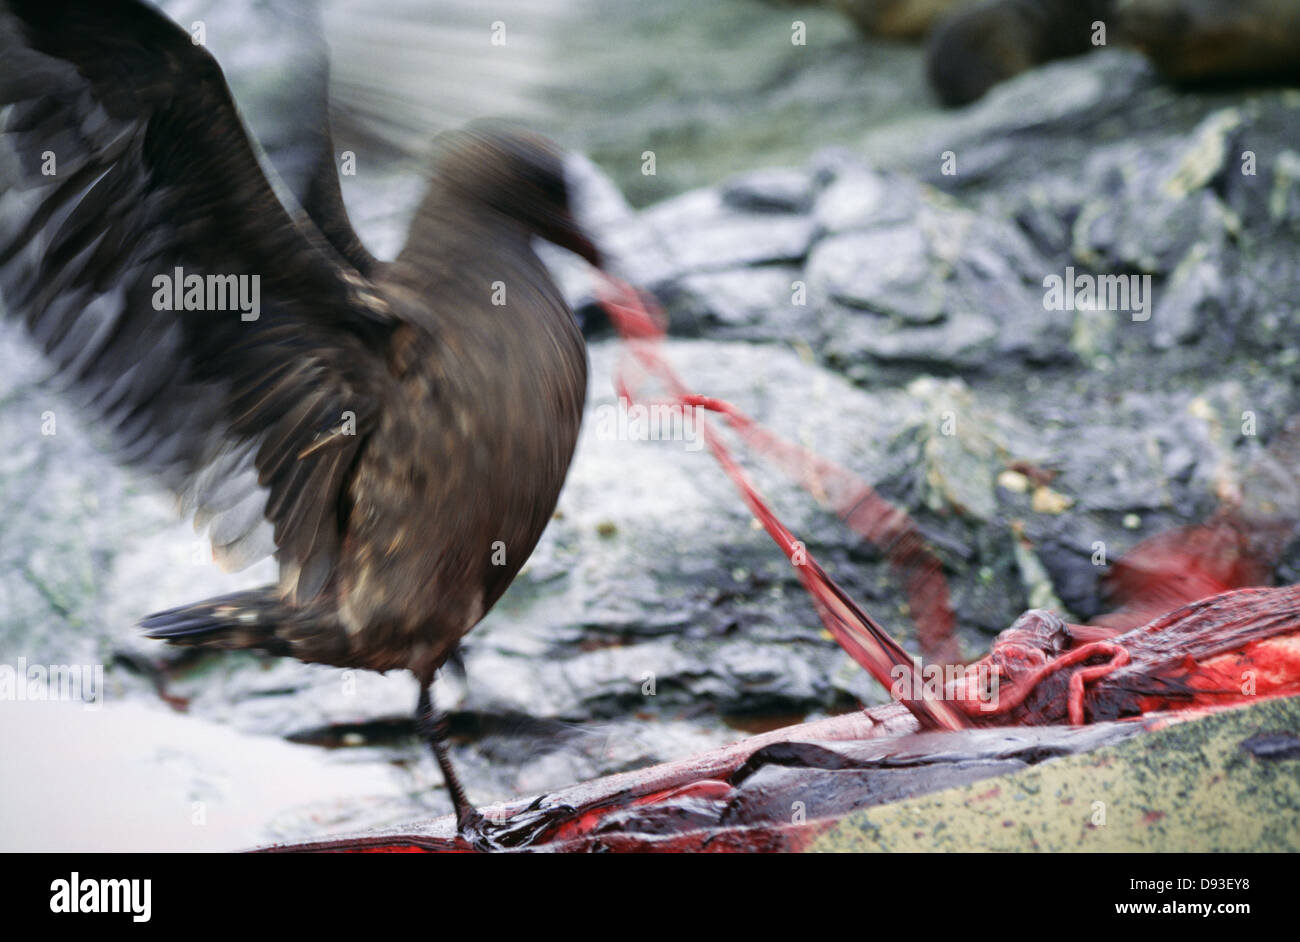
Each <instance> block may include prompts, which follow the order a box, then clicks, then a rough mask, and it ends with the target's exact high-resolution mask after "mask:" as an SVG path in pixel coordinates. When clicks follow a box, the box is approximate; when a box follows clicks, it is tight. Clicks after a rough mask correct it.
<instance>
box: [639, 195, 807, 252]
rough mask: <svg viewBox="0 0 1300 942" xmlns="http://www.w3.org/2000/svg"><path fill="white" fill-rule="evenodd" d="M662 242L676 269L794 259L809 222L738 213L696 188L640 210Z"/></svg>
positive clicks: (804, 248) (792, 217)
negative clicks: (642, 210)
mask: <svg viewBox="0 0 1300 942" xmlns="http://www.w3.org/2000/svg"><path fill="white" fill-rule="evenodd" d="M641 221H642V222H643V223H645V224H646V225H648V226H649V227H650V228H651V229H652V230H653V231H654V232H655V233H657V234H658V236H659V238H660V239H661V240H662V241H663V242H664V243H665V244H666V245H667V247H668V254H669V257H670V258H671V259H672V260H673V261H674V262H675V263H676V265H677V268H678V270H679V271H681V272H683V273H686V272H698V271H718V270H721V269H727V268H733V267H735V266H737V265H764V264H773V263H780V262H797V261H800V260H802V259H803V258H804V257H805V256H806V255H807V254H808V248H809V246H810V245H811V244H812V240H813V233H814V224H813V221H812V219H811V218H809V217H808V216H805V215H801V214H769V213H752V212H742V211H738V210H735V209H732V208H731V207H730V206H728V205H727V204H726V203H725V201H724V200H723V197H722V195H721V194H720V193H718V192H717V191H716V190H712V189H708V190H696V191H693V192H691V193H686V194H683V195H682V196H679V197H674V198H673V199H671V200H666V201H664V202H662V203H658V204H656V205H654V206H652V207H650V208H649V209H647V210H645V211H644V212H643V213H642V214H641Z"/></svg>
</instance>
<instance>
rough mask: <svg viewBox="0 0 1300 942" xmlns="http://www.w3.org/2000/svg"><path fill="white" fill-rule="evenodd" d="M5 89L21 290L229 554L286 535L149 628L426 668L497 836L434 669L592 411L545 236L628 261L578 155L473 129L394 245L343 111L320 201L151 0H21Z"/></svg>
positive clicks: (0, 117) (84, 392)
mask: <svg viewBox="0 0 1300 942" xmlns="http://www.w3.org/2000/svg"><path fill="white" fill-rule="evenodd" d="M304 106H305V107H309V105H308V103H304ZM0 109H2V110H0V122H2V123H0V295H2V296H3V300H4V302H5V304H6V306H7V309H8V313H9V314H10V316H12V317H14V318H16V319H18V320H21V321H22V322H23V323H24V324H25V325H26V327H27V328H28V330H29V331H30V333H31V335H32V337H33V338H34V339H35V340H36V342H37V343H38V344H39V346H40V347H41V348H42V349H43V351H44V352H45V354H46V355H47V356H48V357H49V358H50V359H51V360H52V362H53V363H54V364H55V366H56V367H57V370H58V373H59V375H60V376H61V377H63V378H65V379H66V380H67V381H68V385H69V387H70V389H71V391H72V392H73V393H74V394H76V395H78V396H79V398H80V399H81V400H82V403H83V404H84V405H85V406H86V407H87V408H89V409H90V410H91V411H92V413H93V414H95V415H97V416H99V417H100V418H101V419H103V420H104V423H105V424H106V425H107V426H108V427H109V428H111V429H112V430H113V432H114V433H115V440H116V443H117V445H118V446H119V447H120V456H121V458H122V460H124V461H125V462H127V463H130V464H132V465H134V466H137V467H141V468H145V469H147V470H149V471H152V472H154V473H155V474H157V475H159V476H160V477H161V479H162V480H163V481H164V482H165V483H166V484H167V485H168V486H170V487H171V488H173V489H174V490H176V491H177V492H178V493H180V494H182V495H183V499H184V506H185V507H186V508H187V509H188V510H189V511H191V512H193V513H194V514H195V516H196V519H197V520H198V521H199V522H200V523H206V524H208V525H209V526H210V530H209V533H210V537H211V539H212V542H213V548H214V552H215V554H216V556H217V558H218V559H219V560H220V561H222V562H223V563H225V564H228V565H240V564H245V563H247V562H250V561H252V560H254V559H256V558H259V556H262V555H265V552H266V551H268V550H273V551H274V552H275V555H276V557H277V559H278V562H279V566H280V580H279V583H278V584H276V585H269V586H265V587H263V588H260V589H254V590H251V591H245V592H237V593H234V594H231V595H227V596H223V597H220V598H214V599H209V600H207V601H203V602H198V603H196V604H191V605H186V606H182V607H180V608H175V609H171V610H169V611H165V612H160V613H158V614H155V615H152V616H150V617H148V618H146V619H145V620H144V621H143V625H144V627H145V628H146V629H147V630H148V633H149V636H151V637H154V638H161V639H165V640H167V641H169V642H171V643H173V644H181V645H200V646H206V647H213V648H252V649H258V650H262V651H267V652H270V653H272V654H278V655H286V656H290V657H295V658H298V659H299V660H302V661H309V662H316V663H323V664H331V665H335V666H339V667H350V668H358V667H359V668H367V669H371V670H377V671H386V670H392V669H397V668H401V669H406V670H410V671H411V672H412V673H413V674H414V675H415V677H416V678H417V680H418V682H419V685H420V695H419V702H418V705H417V722H418V725H419V728H420V729H421V731H422V734H423V735H424V736H425V738H427V740H428V742H429V744H430V746H431V747H432V749H433V752H434V755H435V758H436V759H437V761H438V763H439V766H440V767H441V769H442V772H443V775H444V778H445V780H446V783H447V786H448V790H449V792H450V793H451V796H452V800H453V802H454V803H455V807H456V816H457V822H458V826H459V828H460V830H461V832H462V833H463V834H465V835H467V836H470V837H476V838H481V837H482V836H483V835H484V834H485V833H486V832H485V830H484V827H485V826H484V824H483V822H482V819H481V818H480V817H479V815H478V814H477V812H475V810H474V808H473V807H472V805H471V804H470V803H469V801H468V800H467V798H466V796H465V794H464V791H463V789H462V788H461V786H460V783H459V781H458V780H457V777H456V774H455V771H454V769H453V768H452V766H451V765H450V763H449V761H448V757H447V753H446V748H445V744H444V738H445V731H444V729H443V724H442V723H440V722H439V721H438V719H437V718H436V717H435V715H434V712H433V709H432V698H431V696H430V688H431V685H432V683H433V680H434V676H435V673H436V671H437V670H438V669H439V667H441V666H442V665H443V663H444V662H445V661H446V660H447V659H448V657H449V656H451V655H452V653H453V651H454V650H455V648H456V646H457V643H458V642H459V640H460V638H461V637H462V636H463V635H464V634H465V633H466V632H467V631H469V630H470V629H471V628H472V627H473V626H474V625H475V624H476V623H477V622H478V621H479V620H480V619H482V618H483V616H484V615H485V614H486V613H487V612H488V610H489V609H491V608H492V606H493V605H494V604H495V603H496V601H497V600H498V599H499V598H500V597H501V595H502V593H503V592H504V591H505V590H506V588H507V586H509V584H510V583H511V581H512V580H513V579H514V577H515V575H516V574H517V573H518V572H519V569H520V567H521V566H522V565H523V563H524V562H525V560H526V559H527V558H528V556H529V555H530V554H531V553H532V551H533V548H534V546H535V545H536V543H537V540H538V538H539V537H540V535H541V533H542V530H543V529H544V528H545V526H546V524H547V522H548V520H549V519H550V516H551V514H552V512H553V510H554V507H555V503H556V500H557V497H558V495H559V492H560V488H561V485H562V484H563V482H564V478H565V475H566V473H567V470H568V466H569V462H570V460H571V458H572V454H573V450H574V446H575V443H576V440H577V434H578V428H579V425H580V422H581V417H582V407H583V400H584V398H585V390H586V352H585V348H584V345H583V341H582V337H581V334H580V332H579V329H578V327H577V324H576V323H575V321H574V319H573V315H572V313H571V312H570V311H569V309H568V307H567V305H566V304H565V302H564V300H563V298H562V297H561V295H560V293H559V291H558V290H557V288H556V287H555V285H554V284H553V283H552V281H551V279H550V277H549V275H548V273H547V271H546V269H545V268H544V267H543V265H542V263H541V262H540V261H539V260H538V258H537V256H536V255H535V254H534V252H533V249H532V246H531V240H532V238H533V237H535V236H537V237H541V238H544V239H547V240H549V241H551V242H553V243H555V244H556V245H558V246H561V247H563V248H566V249H569V250H571V251H573V252H575V253H577V254H578V255H580V256H581V257H583V258H585V259H586V260H587V261H589V262H591V263H592V264H593V265H597V266H599V264H600V258H599V256H598V254H597V251H596V248H595V247H594V245H593V244H592V242H591V241H590V239H589V238H588V237H587V236H586V235H585V234H584V233H583V232H582V231H581V230H580V228H579V227H578V225H577V224H576V223H575V221H574V219H573V217H572V215H571V214H570V212H569V207H568V188H567V185H566V181H565V173H564V162H563V158H562V156H561V155H560V154H559V153H558V152H557V151H556V150H555V149H554V148H553V147H552V146H551V145H550V144H549V143H548V142H546V141H545V140H544V139H542V138H539V137H536V136H533V135H529V134H526V133H523V132H517V131H510V130H505V129H501V128H489V127H478V128H475V129H471V130H466V131H462V132H458V133H455V134H452V135H450V136H447V137H445V138H444V139H443V140H442V142H441V146H440V148H439V153H438V157H437V159H436V163H435V174H434V176H433V178H432V181H431V183H430V185H429V189H428V191H427V195H426V196H425V197H424V200H423V202H422V203H421V204H420V206H419V208H418V210H417V212H416V214H415V216H414V220H413V222H412V223H411V226H410V229H409V232H408V236H407V241H406V245H405V248H404V249H403V250H402V251H401V253H400V254H399V255H398V256H397V258H396V259H395V260H394V261H392V262H388V263H385V262H381V261H378V260H377V259H375V258H374V257H373V256H371V255H370V253H369V252H368V251H367V250H366V249H365V248H364V247H363V246H362V244H361V242H360V240H359V239H358V238H357V236H356V234H355V232H354V231H353V229H352V227H351V225H350V223H349V220H348V217H347V213H346V211H345V209H344V206H343V203H342V200H341V198H340V192H339V182H338V178H337V175H336V170H335V166H334V157H333V145H332V141H331V138H330V134H329V130H328V125H326V127H325V128H324V129H323V131H322V133H319V134H318V135H317V144H318V148H319V150H318V153H317V155H316V159H308V160H305V161H304V160H302V159H301V156H302V155H298V159H297V161H296V164H295V166H296V167H297V168H298V169H299V170H305V172H303V173H301V174H300V176H301V184H300V189H299V191H298V193H297V197H298V199H297V203H298V204H299V205H290V203H291V202H292V201H291V200H282V199H281V198H280V197H279V196H278V195H277V191H276V190H275V189H274V188H273V181H272V180H271V179H268V176H267V175H266V174H265V173H264V172H263V169H262V167H261V166H260V165H259V162H258V151H257V148H256V144H255V142H253V141H252V140H250V138H249V136H248V135H247V133H246V132H245V130H244V128H243V126H242V125H241V123H240V119H239V116H238V114H237V112H236V110H235V107H234V104H233V102H232V99H231V95H230V92H229V90H228V88H227V86H226V83H225V80H224V78H223V75H222V72H221V70H220V68H219V67H218V65H217V63H216V60H215V59H214V58H213V57H212V56H211V55H210V54H209V53H208V52H207V51H206V49H204V48H203V46H201V45H196V44H195V43H194V42H192V41H191V37H190V35H189V34H188V33H186V32H185V31H184V30H182V29H181V28H180V27H178V26H177V25H176V24H174V23H173V22H171V21H170V20H168V19H167V18H166V17H165V16H163V15H162V14H160V13H159V12H157V11H156V10H155V9H153V8H152V7H150V6H148V5H146V4H144V3H141V2H136V0H97V2H89V3H76V2H59V0H36V2H27V0H0ZM275 185H276V186H279V185H281V184H280V183H279V182H276V183H275ZM214 299H215V302H216V303H214ZM264 520H265V521H269V522H270V523H271V524H272V525H273V533H274V544H275V545H274V547H265V546H263V545H261V544H260V543H259V542H258V539H257V532H258V530H259V525H261V524H263V521H264ZM262 528H263V529H264V527H262Z"/></svg>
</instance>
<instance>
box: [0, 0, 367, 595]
mask: <svg viewBox="0 0 1300 942" xmlns="http://www.w3.org/2000/svg"><path fill="white" fill-rule="evenodd" d="M331 169H332V165H331ZM43 171H44V172H43ZM50 171H53V172H50ZM345 224H346V223H345ZM349 231H350V230H349ZM177 269H181V270H182V271H183V272H184V273H185V274H187V275H199V276H201V277H207V276H228V275H235V276H241V275H243V276H257V277H258V279H259V281H260V284H259V292H258V293H259V295H260V314H259V316H258V317H257V318H256V319H255V320H245V319H243V314H242V313H241V311H240V310H236V309H234V308H235V305H231V304H229V303H227V304H225V305H222V306H224V307H227V308H231V309H229V310H180V311H174V310H158V309H156V304H157V306H165V305H164V304H163V303H162V302H161V301H160V299H159V297H158V295H160V294H161V293H162V292H161V291H160V290H159V282H157V281H156V280H155V279H157V278H158V276H160V275H166V276H173V277H174V276H175V272H176V270H177ZM164 284H165V283H164ZM250 284H251V282H250ZM0 296H3V300H4V302H5V305H6V306H7V308H8V311H9V314H10V315H11V316H13V317H15V318H17V319H20V320H21V321H23V322H24V323H25V325H26V326H27V328H28V330H29V331H30V333H31V334H32V336H33V337H34V339H35V340H36V342H37V343H38V344H39V345H40V346H41V347H42V348H43V350H44V351H45V353H46V354H47V355H48V356H49V358H50V359H51V360H52V361H53V363H54V365H55V367H56V368H57V371H58V375H59V376H60V378H62V379H63V380H65V381H66V382H67V385H68V386H69V388H70V389H71V391H72V392H74V393H75V394H77V395H78V396H79V398H80V399H81V400H82V401H83V403H84V404H85V405H87V406H88V407H90V408H91V410H92V411H93V412H94V413H95V414H97V415H98V416H100V417H101V418H102V419H103V420H104V422H105V424H106V425H107V426H108V427H109V428H110V429H111V430H112V432H113V433H114V438H115V441H116V443H117V444H118V446H119V447H120V449H121V454H122V457H123V459H124V460H126V461H127V462H129V463H132V464H134V465H136V466H140V467H143V468H146V469H148V470H151V471H153V472H155V473H157V474H159V475H161V476H162V477H163V479H164V481H165V482H166V483H167V484H168V485H169V486H171V487H173V488H174V489H176V490H178V491H179V492H181V493H183V494H185V495H186V496H187V498H188V500H189V502H190V507H191V509H193V510H194V511H195V512H196V513H197V515H198V516H199V517H200V518H202V519H215V520H217V523H214V527H213V529H214V534H213V535H214V536H216V537H217V538H218V539H219V540H221V541H222V542H219V543H216V541H214V543H216V548H217V550H218V553H219V554H222V553H224V554H225V555H227V556H229V557H231V559H230V561H231V562H235V563H242V562H247V561H251V560H250V559H249V558H248V557H249V556H253V557H256V556H257V555H258V554H257V548H256V547H253V546H250V545H249V540H248V533H249V527H250V526H251V525H252V524H253V523H256V522H257V517H258V514H257V513H256V512H251V513H250V511H249V508H250V507H252V508H253V510H254V511H255V510H256V506H257V503H258V501H257V499H256V497H254V496H253V495H250V494H249V492H248V490H247V488H241V487H240V486H238V482H240V481H247V480H248V479H249V478H250V477H252V476H253V474H254V473H255V475H256V481H257V484H258V485H259V486H260V487H261V488H263V489H265V491H266V492H267V493H266V494H265V495H263V496H262V498H261V500H263V501H265V508H264V513H265V516H266V517H267V519H269V520H270V521H271V522H272V523H273V524H274V528H275V542H276V546H277V547H278V551H279V556H280V561H281V565H282V570H283V571H284V573H285V580H286V583H287V584H286V586H285V588H286V590H287V591H289V592H291V593H292V594H294V595H295V596H296V597H297V598H298V599H299V600H303V599H305V598H307V597H310V596H311V595H312V594H314V593H315V592H316V591H318V590H319V589H320V588H321V585H322V584H323V581H324V577H325V575H326V574H327V573H328V572H329V571H330V569H331V566H332V563H333V559H334V556H335V554H336V552H337V550H338V543H339V530H340V526H339V523H340V521H339V515H340V514H342V513H343V512H344V510H343V509H342V501H341V499H340V495H341V493H342V491H343V484H344V481H345V479H346V475H347V471H348V468H349V467H350V465H351V463H352V460H353V458H354V457H355V455H356V452H357V450H358V448H359V447H360V443H361V442H362V440H363V439H364V435H365V429H366V428H367V427H368V423H369V421H370V420H371V419H372V418H373V416H374V414H375V413H376V411H377V405H376V403H377V402H378V401H379V399H380V389H381V388H382V385H383V383H384V382H385V381H386V380H387V374H386V372H385V370H384V367H383V363H382V359H381V357H379V356H378V355H376V350H377V348H378V345H379V344H381V343H382V337H383V336H384V335H385V334H386V332H387V331H388V330H389V329H390V328H391V326H392V323H393V320H392V314H391V313H390V312H389V310H388V309H387V306H386V304H385V302H384V301H383V300H382V298H381V297H380V296H379V295H378V294H377V293H375V292H374V291H373V290H372V286H371V285H370V283H369V281H368V280H367V279H366V278H365V277H363V276H362V275H361V274H360V273H359V272H357V271H356V270H355V268H353V267H352V266H351V265H349V264H348V263H347V262H346V261H345V259H344V258H343V257H342V256H341V255H340V254H339V253H338V252H337V251H335V249H334V248H333V247H332V246H331V245H330V243H329V241H327V239H326V238H324V237H323V236H322V235H321V233H320V232H319V231H317V230H316V229H315V228H314V227H313V226H312V225H311V224H310V223H309V222H307V221H306V220H303V219H295V218H293V217H291V216H290V215H289V213H288V212H287V211H286V209H285V208H284V206H283V205H282V204H281V203H280V202H279V200H277V198H276V196H275V194H274V191H273V190H272V188H271V186H270V184H269V183H268V182H267V180H266V178H265V176H264V175H263V173H262V171H261V169H260V167H259V165H258V162H257V158H256V156H255V152H254V150H253V147H252V145H251V144H250V142H249V140H248V137H247V136H246V133H245V131H244V128H243V126H242V125H241V123H240V120H239V117H238V114H237V113H236V111H235V108H234V105H233V103H232V100H231V96H230V93H229V90H228V89H227V87H226V83H225V81H224V79H223V77H222V74H221V70H220V68H219V67H218V66H217V64H216V61H215V60H214V59H213V58H212V57H211V56H210V55H209V54H208V52H207V51H206V50H205V49H203V48H202V47H201V46H198V45H195V44H194V43H193V42H192V41H191V39H190V36H189V34H187V33H186V32H185V31H184V30H182V29H180V28H179V27H178V26H176V25H175V24H174V23H172V22H171V21H170V20H168V19H167V18H166V17H165V16H163V15H161V14H160V13H158V12H157V11H156V10H154V9H152V8H150V7H148V6H146V5H144V4H142V3H138V2H131V0H101V2H98V3H95V4H82V3H67V2H59V0H37V2H28V0H0ZM246 300H247V299H246ZM163 301H165V298H163ZM250 313H251V312H250ZM250 498H251V502H250ZM239 520H243V521H244V522H246V523H248V524H249V526H239V525H235V522H238V521H239ZM232 521H234V522H232ZM218 524H221V526H218ZM218 530H220V532H217V531H218Z"/></svg>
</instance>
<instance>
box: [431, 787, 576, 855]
mask: <svg viewBox="0 0 1300 942" xmlns="http://www.w3.org/2000/svg"><path fill="white" fill-rule="evenodd" d="M544 801H545V796H544V795H543V796H541V797H539V798H537V799H536V800H535V801H534V802H533V803H532V804H531V805H529V806H528V807H527V808H525V809H524V810H523V811H519V812H516V813H515V814H512V815H511V816H510V817H508V818H503V819H501V820H493V819H491V818H488V817H485V816H484V815H482V814H480V813H479V812H477V811H473V810H471V811H470V812H469V813H468V814H464V815H459V816H458V817H457V821H456V831H457V833H458V835H459V837H460V838H461V840H463V841H465V842H466V843H467V844H469V846H470V847H472V848H473V849H474V850H476V851H506V850H522V849H524V848H525V847H530V846H532V845H533V844H535V843H537V842H538V841H540V840H542V839H543V838H545V837H546V836H547V835H548V834H549V832H550V831H551V830H552V829H553V828H554V827H556V826H557V825H559V824H562V823H564V822H565V821H568V820H571V819H572V817H573V815H574V814H575V813H576V809H575V808H574V807H573V806H572V805H568V804H565V803H563V802H557V803H554V804H549V805H547V804H543V802H544Z"/></svg>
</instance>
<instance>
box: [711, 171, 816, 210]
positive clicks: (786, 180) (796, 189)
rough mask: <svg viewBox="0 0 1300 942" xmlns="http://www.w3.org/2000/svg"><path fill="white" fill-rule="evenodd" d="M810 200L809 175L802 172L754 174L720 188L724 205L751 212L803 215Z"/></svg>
mask: <svg viewBox="0 0 1300 942" xmlns="http://www.w3.org/2000/svg"><path fill="white" fill-rule="evenodd" d="M812 197H813V180H812V174H811V173H809V172H808V171H806V170H796V169H784V168H776V169H771V170H755V171H752V172H750V173H746V174H743V175H741V176H739V177H733V178H732V179H731V180H728V181H727V182H726V183H724V184H723V185H722V201H723V202H724V203H726V204H727V205H728V206H731V207H734V208H735V209H744V210H750V211H753V212H766V213H806V212H807V211H808V210H809V209H810V208H812Z"/></svg>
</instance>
